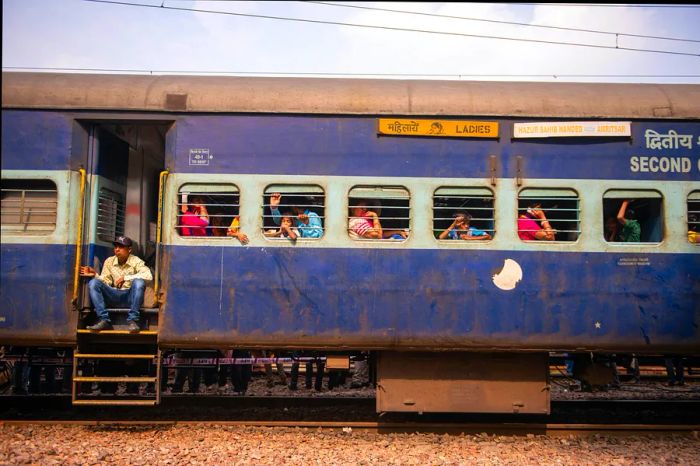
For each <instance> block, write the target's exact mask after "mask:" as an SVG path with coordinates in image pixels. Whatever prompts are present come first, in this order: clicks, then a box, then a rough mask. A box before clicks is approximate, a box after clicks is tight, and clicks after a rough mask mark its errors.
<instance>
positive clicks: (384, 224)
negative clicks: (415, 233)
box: [348, 186, 411, 241]
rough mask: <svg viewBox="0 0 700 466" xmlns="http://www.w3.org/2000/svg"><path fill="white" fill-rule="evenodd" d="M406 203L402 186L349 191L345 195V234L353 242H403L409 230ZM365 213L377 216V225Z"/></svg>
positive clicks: (407, 205) (369, 215)
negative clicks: (371, 240)
mask: <svg viewBox="0 0 700 466" xmlns="http://www.w3.org/2000/svg"><path fill="white" fill-rule="evenodd" d="M410 201H411V196H410V193H409V192H408V190H407V189H406V188H405V187H403V186H356V187H354V188H352V189H351V190H350V193H349V194H348V208H349V212H348V235H349V236H350V237H351V238H352V239H355V240H369V239H383V240H395V241H403V240H405V239H406V238H408V235H409V234H410V231H411V230H410V224H411V222H410V220H411V218H410ZM367 212H373V213H375V214H377V219H378V221H379V224H378V225H376V224H375V223H374V221H373V215H371V214H368V213H367Z"/></svg>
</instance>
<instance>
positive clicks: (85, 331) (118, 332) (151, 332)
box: [78, 328, 158, 336]
mask: <svg viewBox="0 0 700 466" xmlns="http://www.w3.org/2000/svg"><path fill="white" fill-rule="evenodd" d="M78 333H79V334H81V333H83V334H89V335H97V334H98V333H104V334H105V335H135V336H138V335H158V330H139V331H138V332H134V333H132V332H129V331H128V330H88V329H86V328H79V329H78Z"/></svg>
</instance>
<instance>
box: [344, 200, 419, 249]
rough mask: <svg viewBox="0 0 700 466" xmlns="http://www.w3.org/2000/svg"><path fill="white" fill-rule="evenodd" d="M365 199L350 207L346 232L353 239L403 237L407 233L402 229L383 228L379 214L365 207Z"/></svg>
mask: <svg viewBox="0 0 700 466" xmlns="http://www.w3.org/2000/svg"><path fill="white" fill-rule="evenodd" d="M367 207H368V203H367V201H366V200H363V199H360V200H359V201H357V202H356V203H355V205H354V206H353V207H351V208H350V221H349V223H348V232H349V234H350V237H351V238H353V239H359V238H368V239H386V238H390V239H405V238H406V237H408V233H406V232H405V231H403V230H384V229H383V228H382V224H381V222H380V220H379V215H378V214H377V213H376V212H375V211H373V210H369V209H367Z"/></svg>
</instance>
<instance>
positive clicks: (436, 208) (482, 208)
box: [433, 207, 496, 212]
mask: <svg viewBox="0 0 700 466" xmlns="http://www.w3.org/2000/svg"><path fill="white" fill-rule="evenodd" d="M433 210H441V211H443V210H447V211H450V212H460V211H462V210H466V211H469V212H471V211H472V210H486V211H489V212H493V211H494V210H496V209H494V208H493V207H469V208H467V207H433Z"/></svg>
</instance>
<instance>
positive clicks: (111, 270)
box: [80, 236, 153, 333]
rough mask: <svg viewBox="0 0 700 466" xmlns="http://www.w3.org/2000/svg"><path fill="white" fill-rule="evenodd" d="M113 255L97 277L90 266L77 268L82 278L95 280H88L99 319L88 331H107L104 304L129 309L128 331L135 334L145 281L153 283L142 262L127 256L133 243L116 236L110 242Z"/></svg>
mask: <svg viewBox="0 0 700 466" xmlns="http://www.w3.org/2000/svg"><path fill="white" fill-rule="evenodd" d="M113 244H114V255H113V256H111V257H109V258H107V260H106V261H105V263H104V265H103V266H102V273H101V274H100V275H97V272H96V271H95V269H93V268H92V267H90V266H82V267H80V274H81V275H82V276H84V277H95V278H93V279H92V280H90V283H89V284H88V287H89V289H90V299H91V300H92V305H93V306H95V313H96V314H97V317H98V318H99V319H100V320H99V322H97V323H96V324H95V325H91V326H89V327H87V328H88V330H109V329H111V328H112V324H111V322H110V319H109V313H108V312H107V310H106V304H111V305H116V306H129V314H128V315H127V318H126V319H127V322H128V325H129V326H128V329H129V332H131V333H134V332H138V331H139V324H138V321H139V309H141V305H142V304H143V295H144V291H145V289H146V282H147V281H151V280H153V277H152V275H151V270H150V269H149V268H148V267H146V264H145V263H144V262H143V260H141V259H139V258H138V257H136V256H134V255H132V254H131V248H132V245H133V242H132V241H131V239H130V238H129V237H127V236H119V237H117V239H115V240H114V243H113Z"/></svg>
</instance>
